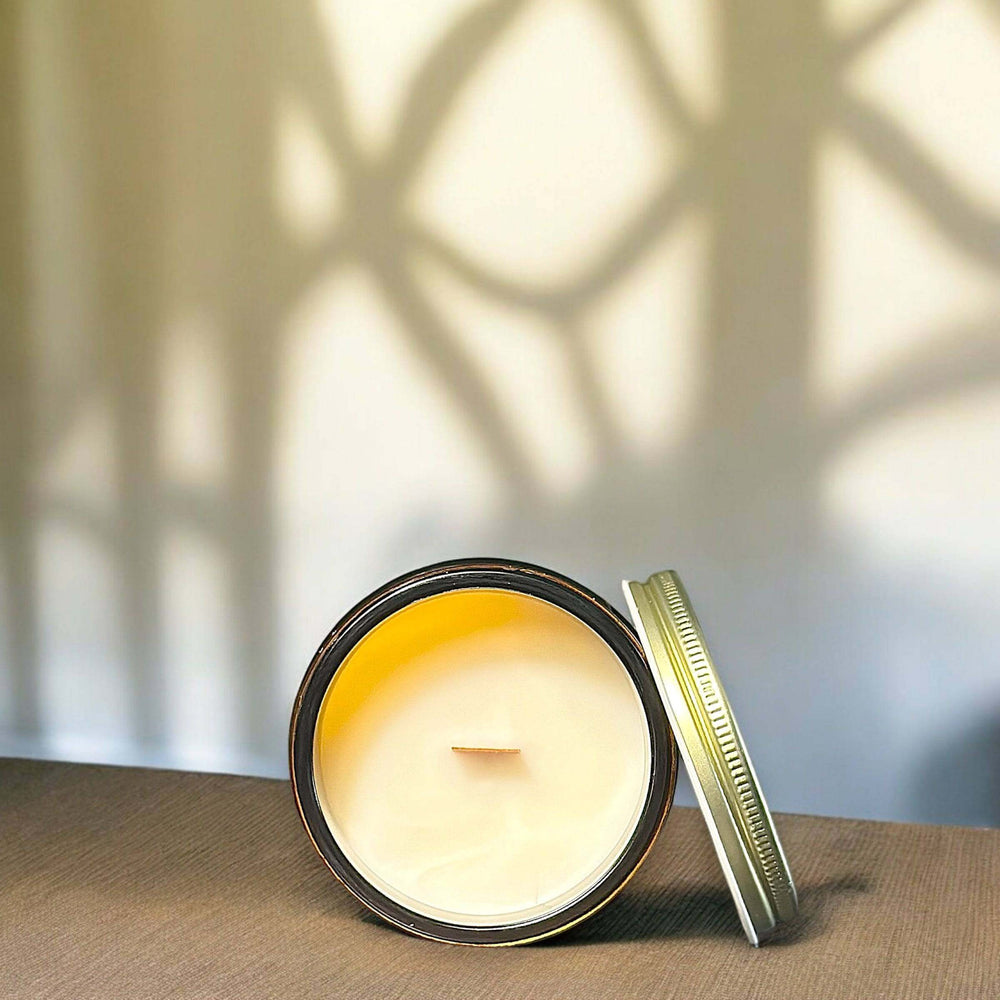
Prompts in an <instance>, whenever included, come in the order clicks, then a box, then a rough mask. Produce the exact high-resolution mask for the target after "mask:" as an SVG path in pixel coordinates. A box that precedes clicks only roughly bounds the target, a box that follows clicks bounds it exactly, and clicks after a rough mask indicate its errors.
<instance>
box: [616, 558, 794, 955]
mask: <svg viewBox="0 0 1000 1000" xmlns="http://www.w3.org/2000/svg"><path fill="white" fill-rule="evenodd" d="M622 589H623V590H624V592H625V600H626V601H627V602H628V606H629V611H630V612H631V614H632V620H633V622H634V623H635V627H636V629H637V630H638V632H639V638H640V639H641V640H642V646H643V649H644V650H645V652H646V658H647V659H648V660H649V665H650V668H651V670H652V672H653V675H654V677H655V679H656V686H657V688H658V689H659V691H660V696H661V697H662V698H663V704H664V706H665V707H666V710H667V716H668V718H669V719H670V725H671V727H672V729H673V731H674V736H675V737H676V739H677V743H678V745H679V747H680V751H681V756H682V757H683V758H684V763H685V764H686V765H687V770H688V774H689V775H690V776H691V783H692V784H693V785H694V791H695V795H696V796H697V797H698V804H699V805H700V806H701V811H702V813H703V814H704V816H705V821H706V822H707V823H708V829H709V832H710V833H711V835H712V842H713V843H714V844H715V850H716V853H717V854H718V856H719V861H720V863H721V864H722V870H723V872H724V873H725V876H726V881H727V883H728V884H729V889H730V891H731V892H732V894H733V899H734V901H735V902H736V909H737V911H738V912H739V915H740V920H741V922H742V923H743V929H744V930H745V931H746V934H747V937H748V938H749V939H750V941H751V943H752V944H754V945H759V944H760V943H761V942H762V941H763V940H764V939H765V938H767V937H769V936H770V935H771V934H772V933H773V932H774V930H775V929H776V928H777V927H778V926H779V925H780V924H782V923H785V922H787V921H789V920H791V919H792V918H793V917H794V916H795V914H796V912H797V911H798V899H797V897H796V894H795V884H794V883H793V882H792V875H791V872H790V871H789V870H788V862H787V861H786V860H785V854H784V852H783V851H782V849H781V842H780V841H779V840H778V835H777V833H776V832H775V829H774V823H773V821H772V819H771V814H770V812H769V811H768V808H767V803H766V802H765V801H764V796H763V795H762V794H761V791H760V786H759V785H758V784H757V776H756V775H755V774H754V770H753V766H752V765H751V763H750V757H749V756H748V754H747V751H746V747H745V746H744V744H743V739H742V737H741V736H740V731H739V729H738V728H737V726H736V720H735V719H734V718H733V713H732V710H731V709H730V707H729V702H728V700H727V699H726V694H725V692H724V691H723V689H722V684H721V683H720V682H719V676H718V674H717V673H716V671H715V666H714V665H713V663H712V658H711V656H710V655H709V652H708V647H707V645H706V643H705V637H704V635H703V633H702V631H701V626H700V625H699V624H698V619H697V618H696V617H695V613H694V611H693V610H692V608H691V603H690V601H689V600H688V596H687V594H686V593H685V591H684V587H683V586H682V584H681V581H680V578H679V577H678V576H677V574H676V573H674V572H673V571H671V570H667V571H665V572H663V573H656V574H654V575H653V576H651V577H650V578H649V579H648V580H647V581H646V582H645V583H636V582H629V581H627V580H626V581H623V583H622Z"/></svg>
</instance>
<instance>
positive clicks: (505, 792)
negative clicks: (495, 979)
mask: <svg viewBox="0 0 1000 1000" xmlns="http://www.w3.org/2000/svg"><path fill="white" fill-rule="evenodd" d="M314 772H315V782H316V789H317V793H318V797H319V800H320V804H321V807H322V809H323V812H324V816H325V818H326V821H327V823H328V824H329V826H330V829H331V831H332V833H333V835H334V837H335V838H336V840H337V842H338V844H339V845H340V848H341V850H342V851H343V852H344V853H345V855H346V856H347V857H348V859H349V860H350V861H351V863H352V864H353V865H354V866H355V867H356V868H357V869H358V870H359V871H360V872H361V873H362V874H363V875H364V876H365V877H366V878H367V879H368V880H369V881H370V882H371V883H372V884H373V885H374V886H375V887H376V888H378V889H379V890H380V891H381V892H382V893H384V894H385V895H386V896H388V897H390V898H391V899H393V900H395V901H396V902H397V903H400V904H402V905H404V906H406V907H408V908H410V909H412V910H414V911H416V912H418V913H421V914H424V915H426V916H430V917H433V918H436V919H439V920H446V921H449V922H454V923H459V924H466V925H476V926H489V925H499V924H504V923H513V922H516V921H520V920H525V919H530V918H533V917H535V916H537V915H539V914H542V913H548V912H552V911H553V910H555V909H558V908H560V907H561V906H563V905H566V904H568V903H569V902H571V901H572V900H574V899H576V898H578V897H579V896H581V895H582V894H583V893H584V892H586V891H587V890H588V889H589V888H591V887H592V886H594V885H595V884H596V883H597V882H599V881H600V879H601V878H602V877H603V876H604V875H605V874H607V872H608V871H609V870H610V869H611V868H612V867H613V865H614V863H615V861H616V860H617V859H618V857H619V856H620V855H621V853H622V851H623V850H624V849H625V846H626V844H627V843H628V841H629V838H630V837H631V835H632V833H633V831H634V829H635V827H636V825H637V823H638V820H639V816H640V813H641V811H642V807H643V804H644V802H645V799H646V796H647V792H648V787H649V782H650V738H649V730H648V725H647V721H646V717H645V714H644V712H643V709H642V705H641V703H640V700H639V696H638V694H637V692H636V690H635V686H634V685H633V683H632V681H631V679H630V677H629V675H628V673H627V672H626V670H625V667H624V665H623V664H622V662H621V660H619V659H618V657H617V656H616V655H615V653H614V652H613V651H612V650H611V648H610V647H609V646H608V645H607V644H606V643H605V642H604V640H603V639H601V638H600V637H599V636H598V635H597V633H596V632H594V631H593V630H592V629H591V628H590V627H589V626H587V625H586V624H585V623H584V622H582V621H581V620H580V619H578V618H576V617H575V616H573V615H571V614H569V613H568V612H566V611H563V610H562V609H561V608H558V607H556V606H555V605H553V604H550V603H548V602H546V601H543V600H541V599H539V598H535V597H531V596H529V595H526V594H521V593H516V592H513V591H507V590H492V589H470V590H458V591H450V592H447V593H444V594H440V595H437V596H434V597H429V598H425V599H423V600H421V601H417V602H415V603H413V604H410V605H408V606H407V607H405V608H403V609H402V610H400V611H397V612H395V613H394V614H393V615H391V616H390V617H388V618H387V619H385V620H384V621H383V622H381V623H380V624H379V625H377V626H375V627H374V629H372V630H371V631H370V632H369V633H367V634H366V635H365V636H364V637H363V638H362V639H361V640H360V641H359V643H358V644H357V645H356V646H355V647H354V649H353V650H352V651H351V652H350V653H349V654H348V656H347V658H346V659H345V661H344V662H343V663H342V664H341V666H340V667H339V669H338V670H337V672H336V673H335V674H334V677H333V681H332V683H331V685H330V687H329V688H328V690H327V692H326V694H325V696H324V699H323V703H322V706H321V708H320V714H319V719H318V723H317V727H316V737H315V743H314Z"/></svg>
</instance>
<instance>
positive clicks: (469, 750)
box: [452, 747, 521, 753]
mask: <svg viewBox="0 0 1000 1000" xmlns="http://www.w3.org/2000/svg"><path fill="white" fill-rule="evenodd" d="M452 750H454V751H455V753H520V752H521V751H520V749H519V748H518V747H452Z"/></svg>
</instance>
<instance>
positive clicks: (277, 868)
mask: <svg viewBox="0 0 1000 1000" xmlns="http://www.w3.org/2000/svg"><path fill="white" fill-rule="evenodd" d="M777 823H778V827H779V830H780V832H781V836H782V839H783V841H784V843H785V847H786V849H787V852H788V856H789V860H790V863H791V865H792V870H793V872H794V873H795V876H796V881H797V883H798V886H799V894H800V899H801V910H802V913H801V919H800V920H799V922H798V924H797V925H796V926H795V927H794V929H791V930H790V931H788V932H786V933H785V934H784V935H783V936H782V937H781V938H780V939H779V940H776V941H772V942H770V943H768V944H767V945H765V946H764V947H762V948H760V949H754V948H752V947H751V946H750V945H749V944H747V941H746V939H745V938H744V936H743V932H742V930H741V929H740V925H739V922H738V920H737V918H736V914H735V911H734V909H733V905H732V901H731V900H730V898H729V896H728V895H727V892H726V888H725V885H724V882H723V878H722V874H721V871H720V869H719V866H718V864H717V862H716V860H715V858H714V855H713V853H712V848H711V844H710V842H709V839H708V834H707V831H706V829H705V826H704V823H703V822H702V820H701V817H700V815H699V814H698V813H697V812H696V811H694V810H691V809H680V808H678V809H675V810H673V811H672V812H671V814H670V816H669V818H668V820H667V823H666V826H665V827H664V829H663V831H662V832H661V834H660V837H659V839H658V841H657V843H656V846H655V847H654V849H653V851H652V853H651V854H650V856H649V858H648V860H647V861H646V863H645V864H644V865H643V867H642V868H641V870H640V871H639V873H638V874H637V875H636V877H635V878H634V879H633V880H632V881H631V882H630V883H629V885H628V886H627V888H626V889H625V891H624V892H623V893H622V894H621V895H620V896H619V897H618V898H617V899H616V900H614V901H613V902H612V903H611V904H609V906H608V907H606V908H605V909H604V910H603V911H601V913H599V914H597V915H596V916H595V917H593V918H592V919H590V920H589V921H585V922H584V923H583V924H581V925H579V927H577V928H575V929H574V930H572V931H570V932H569V933H567V934H564V935H562V936H561V937H557V938H552V939H550V940H549V941H546V942H541V943H538V944H535V945H529V946H524V947H519V948H460V947H455V946H449V945H442V944H434V943H432V942H428V941H423V940H420V939H417V938H411V937H408V936H407V935H405V934H402V933H401V932H399V931H396V930H394V929H392V928H390V927H388V926H386V925H384V924H382V923H381V922H380V921H378V920H377V919H376V918H374V917H373V916H371V915H369V914H368V913H367V911H365V910H363V909H362V908H361V907H360V906H359V905H358V904H357V903H355V901H354V900H353V899H352V898H351V897H350V896H349V895H348V894H347V892H346V891H345V890H344V889H343V888H341V886H340V885H339V883H337V882H336V881H335V880H334V878H333V876H331V875H330V874H329V873H328V871H327V870H326V868H325V867H324V866H323V864H322V862H321V861H320V859H319V858H318V857H317V856H316V855H315V854H314V852H313V849H312V847H311V846H310V845H309V842H308V840H307V839H306V836H305V833H304V832H303V830H302V829H301V827H300V825H299V820H298V816H297V814H296V812H295V807H294V804H293V801H292V795H291V791H290V788H289V786H288V784H287V783H286V782H281V781H273V780H265V779H259V778H238V777H231V776H228V775H209V774H189V773H183V772H167V771H149V770H137V769H129V768H112V767H93V766H88V765H79V764H53V763H43V762H38V761H22V760H5V761H0V995H2V996H4V997H32V998H44V997H65V998H73V1000H84V998H88V997H94V998H101V1000H110V998H114V997H129V998H145V997H199V998H201V997H204V998H209V997H211V998H213V1000H218V998H225V997H239V998H240V1000H252V998H255V997H279V996H280V997H290V998H291V997H294V998H305V997H323V998H331V997H352V998H364V997H372V998H376V997H377V998H379V1000H388V998H394V997H400V998H402V997H406V998H408V1000H415V998H421V997H433V998H436V1000H449V998H455V1000H477V998H487V997H510V998H518V1000H526V998H539V1000H541V998H560V1000H562V998H566V997H572V998H573V1000H587V998H591V997H615V998H620V997H650V998H653V997H655V998H669V997H683V998H685V1000H691V998H697V997H712V998H714V1000H725V998H728V997H734V998H735V997H739V998H740V1000H747V998H751V997H762V998H763V997H767V998H796V997H803V998H809V1000H818V998H822V997H850V998H856V997H865V998H868V997H900V998H907V1000H916V998H920V997H935V998H944V997H956V998H958V997H961V998H963V1000H965V998H972V997H988V998H991V1000H993V998H996V997H998V996H1000V830H972V829H961V828H952V827H934V826H907V825H902V824H892V823H872V822H864V821H859V820H842V819H824V818H818V817H810V816H778V818H777Z"/></svg>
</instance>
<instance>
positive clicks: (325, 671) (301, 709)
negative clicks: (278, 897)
mask: <svg viewBox="0 0 1000 1000" xmlns="http://www.w3.org/2000/svg"><path fill="white" fill-rule="evenodd" d="M469 589H503V590H511V591H515V592H518V593H524V594H528V595H529V596H534V597H538V598H540V599H542V600H545V601H547V602H548V603H550V604H553V605H555V606H556V607H559V608H561V609H562V610H564V611H566V612H568V613H569V614H572V615H573V616H574V617H576V618H578V619H579V620H580V621H582V622H583V623H584V624H586V625H588V626H589V627H590V628H591V629H592V630H593V631H594V632H596V633H597V635H598V636H600V638H602V639H603V640H604V641H605V642H606V643H607V644H608V646H609V647H610V648H611V649H612V651H613V652H614V653H615V655H616V656H617V657H618V659H619V660H620V661H621V662H622V663H623V665H624V666H625V668H626V670H627V671H628V673H629V676H630V677H631V678H632V680H633V683H634V684H635V687H636V690H637V692H638V694H639V699H640V701H641V703H642V706H643V711H644V714H645V716H646V721H647V727H648V730H649V737H650V748H651V755H652V760H651V775H650V782H649V787H648V791H647V796H646V800H645V802H644V803H643V807H642V811H641V813H640V817H639V820H638V822H637V824H636V827H635V830H634V831H633V834H632V836H631V838H630V839H629V842H628V843H627V845H626V847H625V849H624V850H623V852H622V854H621V855H620V856H619V858H618V860H617V861H616V862H615V864H614V865H613V866H612V868H611V869H610V870H609V871H608V872H607V873H605V875H604V876H603V877H602V878H601V879H600V880H599V881H598V882H597V883H596V884H595V885H594V886H592V887H591V888H590V889H589V890H587V891H586V892H585V893H584V894H582V895H581V896H579V897H577V898H576V899H573V900H571V901H570V902H569V903H567V904H565V905H564V906H562V907H560V908H559V909H558V910H555V911H553V912H552V913H547V914H542V915H541V916H538V917H534V918H531V919H529V920H526V921H521V922H514V923H510V924H503V925H491V926H488V927H481V926H475V925H467V924H457V923H450V922H446V921H441V920H436V919H433V918H430V917H426V916H424V915H422V914H419V913H416V912H415V911H412V910H410V909H408V908H406V907H405V906H402V905H401V904H399V903H397V902H396V901H395V900H392V899H391V898H389V897H388V896H386V895H385V894H383V893H382V892H380V891H379V890H378V889H376V888H375V886H373V885H372V884H371V883H370V882H368V881H367V879H365V877H364V876H363V875H362V874H361V873H360V872H358V871H357V869H355V868H354V866H353V865H352V864H351V862H350V861H349V860H348V859H347V857H346V856H345V855H344V854H343V852H342V851H341V850H340V848H339V845H338V844H337V842H336V839H335V838H334V836H333V834H332V832H331V831H330V829H329V827H328V825H327V822H326V818H325V816H324V814H323V810H322V807H321V805H320V801H319V796H318V792H317V789H316V786H315V778H314V773H313V743H314V734H315V728H316V722H317V720H318V715H319V708H320V705H321V704H322V700H323V697H324V695H325V693H326V690H327V689H328V687H329V685H330V683H331V682H332V680H333V677H334V675H335V673H336V671H337V669H338V668H339V667H340V665H341V664H342V663H343V662H344V660H345V659H346V658H347V655H348V654H349V653H350V651H351V650H352V649H353V648H354V647H355V646H356V645H357V643H358V642H360V641H361V639H362V638H363V637H364V635H366V634H367V633H368V632H370V631H371V630H372V629H373V628H375V627H376V626H377V625H378V624H379V623H381V622H382V621H385V619H386V618H388V617H389V616H390V615H392V614H394V613H395V612H396V611H399V610H401V609H402V608H404V607H406V606H408V605H410V604H412V603H414V602H415V601H419V600H422V599H424V598H427V597H433V596H437V595H439V594H443V593H447V592H449V591H456V590H469ZM677 756H678V755H677V747H676V744H675V742H674V738H673V734H672V732H671V731H670V727H669V724H668V722H667V718H666V712H665V710H664V708H663V703H662V701H661V699H660V696H659V693H658V691H657V689H656V683H655V680H654V679H653V675H652V673H651V671H650V669H649V666H648V664H647V662H646V658H645V654H644V653H643V651H642V646H641V644H640V642H639V639H638V636H637V635H636V632H635V630H634V628H633V627H632V625H631V623H629V622H628V621H627V620H626V619H625V618H624V617H623V616H622V615H621V614H620V613H619V612H618V611H617V610H616V609H615V608H614V607H612V606H611V605H610V604H609V603H608V602H607V601H605V600H604V599H603V598H602V597H600V596H599V595H598V594H596V593H594V592H593V591H591V590H590V589H589V588H587V587H585V586H583V585H582V584H580V583H577V582H576V581H575V580H572V579H570V578H569V577H566V576H563V575H562V574H560V573H556V572H555V571H553V570H550V569H546V568H545V567H542V566H537V565H534V564H532V563H525V562H521V561H518V560H512V559H497V558H465V559H457V560H447V561H444V562H439V563H434V564H432V565H429V566H424V567H421V568H420V569H416V570H413V571H411V572H408V573H404V574H402V575H400V576H397V577H395V578H394V579H392V580H389V581H388V582H387V583H385V584H383V585H382V586H381V587H379V588H378V589H377V590H375V591H373V592H372V593H371V594H369V595H368V596H367V597H365V598H364V599H362V600H361V601H359V602H358V603H357V604H356V605H355V606H354V607H353V608H351V609H350V610H349V611H348V612H347V613H346V614H345V615H344V616H343V617H342V618H341V619H340V621H339V622H338V623H337V624H336V625H335V626H334V627H333V629H331V631H330V633H329V634H328V635H327V636H326V638H325V639H324V640H323V642H322V643H321V644H320V647H319V649H318V650H317V652H316V654H315V655H314V657H313V659H312V661H311V662H310V665H309V668H308V669H307V671H306V674H305V676H304V678H303V680H302V683H301V685H300V687H299V691H298V694H297V696H296V699H295V703H294V707H293V710H292V718H291V725H290V728H289V769H290V772H291V782H292V790H293V794H294V797H295V802H296V806H297V809H298V812H299V816H300V818H301V820H302V823H303V825H304V827H305V829H306V833H307V835H308V836H309V839H310V840H311V842H312V844H313V847H314V848H315V849H316V851H317V853H318V854H319V855H320V857H321V858H322V859H323V861H324V863H325V864H326V865H327V867H328V868H329V869H330V870H331V872H333V874H334V875H335V876H336V877H337V879H338V880H339V881H340V882H341V883H342V884H343V885H344V886H345V887H346V888H347V889H348V891H350V892H351V894H352V895H353V896H354V897H355V898H356V899H358V900H359V901H360V902H361V903H362V904H364V905H365V906H366V907H367V908H368V909H370V910H371V911H372V912H374V913H376V914H377V915H378V916H380V917H381V918H382V919H384V920H386V921H387V922H389V923H390V924H393V925H395V926H396V927H399V928H400V929H402V930H404V931H407V932H409V933H411V934H417V935H419V936H421V937H425V938H430V939H433V940H437V941H443V942H447V943H452V944H469V945H508V944H523V943H528V942H531V941H537V940H540V939H542V938H545V937H550V936H552V935H554V934H559V933H562V932H563V931H565V930H568V929H569V928H570V927H572V926H574V925H575V924H578V923H579V922H580V921H582V920H584V919H586V918H588V917H590V916H592V915H593V914H594V913H596V912H597V911H598V910H599V909H601V908H602V907H603V906H605V905H606V904H607V903H609V902H610V901H611V900H612V899H613V898H614V896H615V895H617V893H618V892H620V891H621V890H622V889H623V888H624V886H625V884H626V883H627V882H628V880H629V879H630V878H631V877H632V875H633V874H634V873H635V871H636V870H637V869H638V867H639V865H640V864H641V863H642V861H643V860H644V859H645V857H646V855H647V854H648V853H649V850H650V849H651V848H652V845H653V843H654V842H655V840H656V835H657V833H658V832H659V829H660V827H661V826H662V824H663V821H664V820H665V818H666V816H667V813H668V812H669V810H670V806H671V804H672V801H673V795H674V788H675V784H676V778H677Z"/></svg>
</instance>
